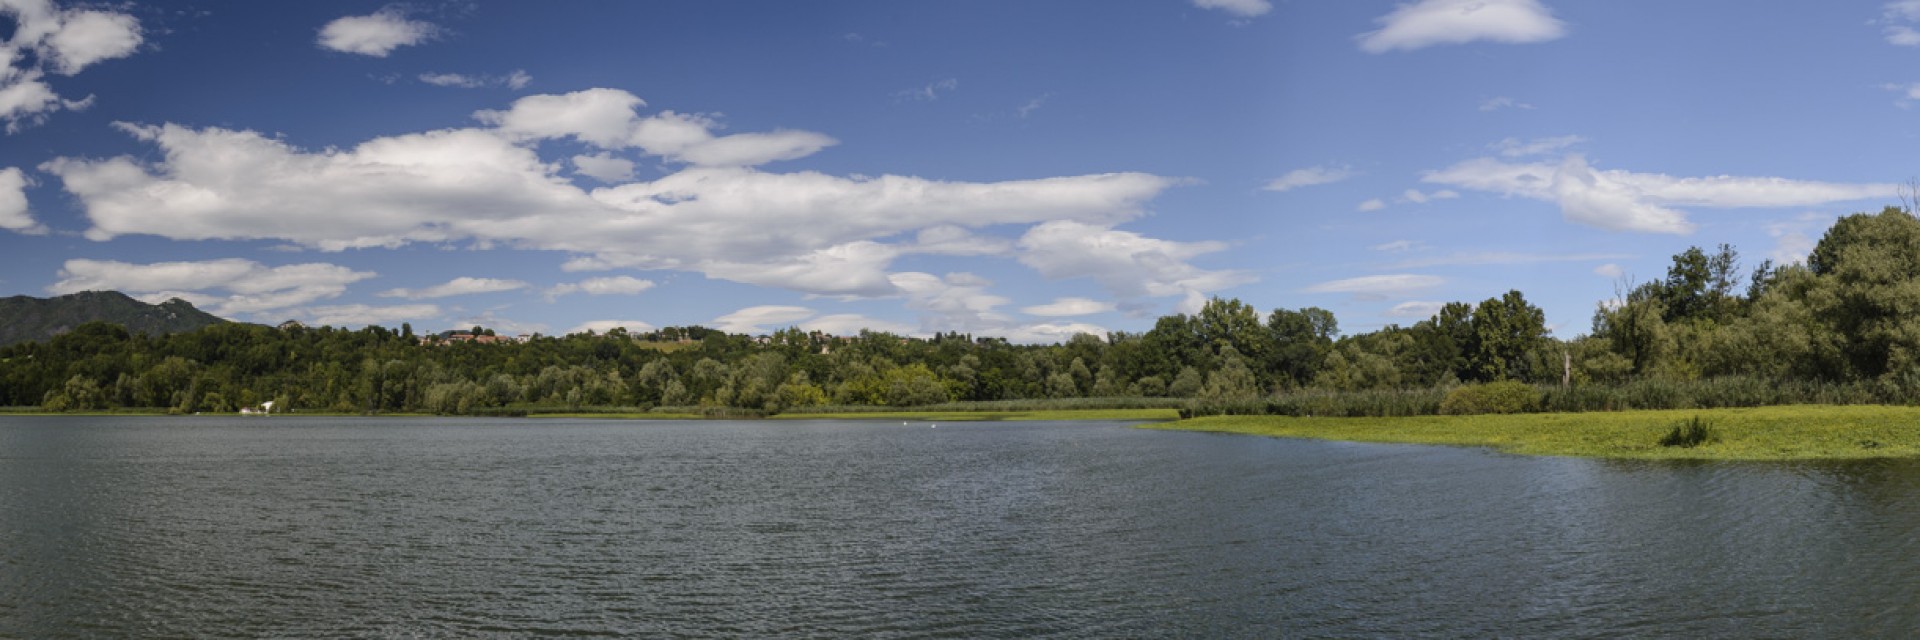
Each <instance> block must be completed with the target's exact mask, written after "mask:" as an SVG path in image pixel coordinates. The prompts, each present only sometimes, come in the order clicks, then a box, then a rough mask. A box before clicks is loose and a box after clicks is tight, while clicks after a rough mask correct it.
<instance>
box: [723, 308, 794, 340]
mask: <svg viewBox="0 0 1920 640" xmlns="http://www.w3.org/2000/svg"><path fill="white" fill-rule="evenodd" d="M814 315H815V313H814V311H813V310H812V309H808V308H806V307H795V306H787V305H760V306H757V307H747V308H745V309H741V310H739V311H735V312H733V313H729V314H727V315H724V316H720V317H718V318H714V319H713V322H712V323H710V324H712V325H713V328H714V329H718V330H720V331H725V332H727V333H744V334H748V335H760V334H766V333H772V331H773V330H775V329H781V328H785V327H787V326H791V325H793V323H796V322H799V321H801V320H805V319H807V318H811V317H814ZM769 326H771V327H772V329H769V328H768V327H769Z"/></svg>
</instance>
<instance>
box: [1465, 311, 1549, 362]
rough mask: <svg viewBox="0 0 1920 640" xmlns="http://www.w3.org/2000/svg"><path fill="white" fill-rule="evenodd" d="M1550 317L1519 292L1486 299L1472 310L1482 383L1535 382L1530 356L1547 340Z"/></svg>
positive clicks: (1475, 353) (1475, 354)
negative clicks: (1528, 358) (1502, 381)
mask: <svg viewBox="0 0 1920 640" xmlns="http://www.w3.org/2000/svg"><path fill="white" fill-rule="evenodd" d="M1546 322H1547V316H1546V313H1545V312H1542V311H1541V310H1540V308H1539V307H1536V306H1533V305H1532V304H1528V303H1527V299H1526V297H1525V296H1523V295H1521V293H1520V292H1519V291H1517V290H1515V291H1508V292H1507V293H1506V294H1505V295H1502V296H1500V297H1498V298H1487V299H1486V300H1485V301H1482V302H1481V303H1480V306H1478V307H1475V308H1474V310H1473V321H1472V324H1473V336H1474V342H1475V346H1476V347H1477V349H1476V350H1475V352H1474V356H1473V369H1474V371H1475V372H1476V374H1477V378H1478V379H1480V380H1489V381H1493V380H1521V381H1528V380H1531V379H1532V377H1531V376H1532V374H1534V373H1535V372H1532V371H1528V370H1527V358H1526V357H1527V354H1528V352H1531V351H1533V350H1534V349H1535V348H1537V347H1538V346H1539V345H1540V343H1541V342H1542V341H1544V340H1545V339H1546V337H1547V326H1546Z"/></svg>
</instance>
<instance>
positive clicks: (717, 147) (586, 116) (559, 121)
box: [473, 89, 839, 167]
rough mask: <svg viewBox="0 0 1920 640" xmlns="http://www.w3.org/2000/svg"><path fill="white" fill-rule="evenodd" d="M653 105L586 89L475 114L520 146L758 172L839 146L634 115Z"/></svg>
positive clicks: (676, 116) (684, 118)
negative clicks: (566, 141) (641, 154)
mask: <svg viewBox="0 0 1920 640" xmlns="http://www.w3.org/2000/svg"><path fill="white" fill-rule="evenodd" d="M646 104H647V103H646V101H645V100H641V99H640V98H639V97H638V96H635V95H633V94H631V93H627V92H625V91H621V90H618V89H586V90H582V91H575V92H573V93H567V94H561V95H537V96H527V97H524V98H521V99H519V100H516V101H514V103H513V105H512V106H511V107H509V108H508V109H506V110H504V111H499V110H483V111H478V112H475V113H474V114H473V115H474V118H475V119H478V120H479V121H481V122H484V123H487V124H491V125H494V126H495V127H496V128H497V130H498V131H499V132H500V133H502V134H505V135H507V136H509V137H511V138H513V139H515V140H518V141H527V140H543V139H557V138H573V139H575V140H578V141H580V142H584V143H587V144H590V145H593V146H596V147H600V148H603V149H625V148H632V147H638V148H640V149H643V150H645V151H646V152H647V153H649V154H652V155H657V156H661V157H662V158H665V159H667V160H672V161H675V162H686V163H690V164H696V165H706V166H724V167H751V166H757V165H762V164H766V163H769V162H776V161H780V160H793V159H796V158H803V157H806V156H809V155H813V154H814V153H817V152H819V151H820V150H821V149H824V148H827V147H830V146H833V145H836V144H839V141H838V140H835V139H833V138H831V137H828V136H826V135H823V134H819V133H814V132H811V131H773V132H766V133H759V132H756V133H740V134H734V135H729V136H719V137H716V136H714V135H713V133H712V130H713V129H715V128H717V127H719V126H720V125H719V123H718V122H716V121H714V120H713V119H712V118H710V117H707V116H702V115H693V114H681V113H675V112H672V111H662V112H660V113H658V114H655V115H652V116H648V117H644V118H642V117H640V116H639V115H638V114H637V113H636V112H635V111H634V110H635V109H637V108H639V107H644V106H646Z"/></svg>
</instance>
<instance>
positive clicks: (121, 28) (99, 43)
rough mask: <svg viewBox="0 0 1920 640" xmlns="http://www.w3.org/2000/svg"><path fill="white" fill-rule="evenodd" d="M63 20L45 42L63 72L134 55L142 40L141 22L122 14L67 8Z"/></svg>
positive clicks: (56, 65)
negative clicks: (69, 9)
mask: <svg viewBox="0 0 1920 640" xmlns="http://www.w3.org/2000/svg"><path fill="white" fill-rule="evenodd" d="M60 23H61V24H60V27H59V29H58V30H56V31H54V32H53V33H52V34H50V35H48V36H47V38H46V40H45V41H44V43H45V44H44V50H47V51H51V52H52V54H53V56H52V57H53V60H54V70H55V71H57V72H59V73H60V74H61V75H69V76H70V75H73V74H76V73H80V70H81V69H85V68H87V67H88V66H89V65H92V64H93V63H96V62H100V61H102V60H112V59H114V58H124V57H126V56H129V55H132V54H133V51H134V50H135V49H138V48H139V47H140V43H141V41H142V37H141V33H140V21H139V20H135V19H134V17H133V16H130V15H126V14H123V13H111V12H107V11H90V10H81V11H66V12H63V15H62V16H61V17H60Z"/></svg>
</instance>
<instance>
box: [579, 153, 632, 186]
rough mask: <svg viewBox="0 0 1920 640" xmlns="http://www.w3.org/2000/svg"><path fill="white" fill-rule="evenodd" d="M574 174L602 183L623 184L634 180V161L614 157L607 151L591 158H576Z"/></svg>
mask: <svg viewBox="0 0 1920 640" xmlns="http://www.w3.org/2000/svg"><path fill="white" fill-rule="evenodd" d="M573 172H574V173H578V174H580V175H583V176H586V177H589V178H593V179H595V180H599V181H601V182H609V183H613V182H623V181H627V180H632V179H633V161H632V160H628V159H626V158H616V157H613V154H610V153H607V152H605V151H602V152H600V153H596V154H593V155H590V156H584V155H583V156H574V157H573Z"/></svg>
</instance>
